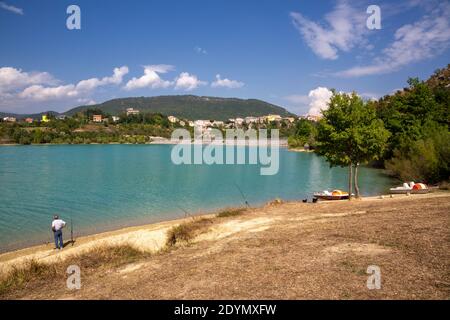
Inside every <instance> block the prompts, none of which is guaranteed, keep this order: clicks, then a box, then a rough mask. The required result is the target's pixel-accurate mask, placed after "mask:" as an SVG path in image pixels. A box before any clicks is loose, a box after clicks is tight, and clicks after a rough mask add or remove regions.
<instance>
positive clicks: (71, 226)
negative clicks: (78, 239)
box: [70, 216, 74, 247]
mask: <svg viewBox="0 0 450 320" xmlns="http://www.w3.org/2000/svg"><path fill="white" fill-rule="evenodd" d="M70 242H71V243H72V247H73V243H74V241H73V220H72V216H70Z"/></svg>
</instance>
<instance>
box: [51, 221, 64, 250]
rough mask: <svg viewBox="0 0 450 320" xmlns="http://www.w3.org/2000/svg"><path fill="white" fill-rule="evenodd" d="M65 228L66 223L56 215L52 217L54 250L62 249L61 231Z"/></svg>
mask: <svg viewBox="0 0 450 320" xmlns="http://www.w3.org/2000/svg"><path fill="white" fill-rule="evenodd" d="M65 226H66V223H65V222H64V221H63V220H62V219H60V218H59V216H58V215H54V216H53V221H52V231H53V235H54V237H55V249H59V250H62V248H64V242H63V236H62V229H63V228H64V227H65Z"/></svg>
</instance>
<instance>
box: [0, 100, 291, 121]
mask: <svg viewBox="0 0 450 320" xmlns="http://www.w3.org/2000/svg"><path fill="white" fill-rule="evenodd" d="M127 108H134V109H137V110H140V111H141V112H142V113H161V114H163V115H166V116H170V115H172V116H175V117H178V118H183V119H188V120H196V119H214V120H228V119H229V118H237V117H241V118H243V117H247V116H264V115H267V114H278V115H280V116H283V117H287V116H295V114H293V113H291V112H289V111H287V110H286V109H285V108H283V107H280V106H277V105H275V104H271V103H269V102H266V101H263V100H259V99H241V98H222V97H213V96H196V95H164V96H153V97H126V98H116V99H111V100H107V101H105V102H102V103H99V104H94V105H81V106H78V107H74V108H72V109H69V110H67V111H65V112H55V111H46V112H40V113H35V114H15V113H8V112H0V117H8V116H10V117H16V118H17V119H24V118H27V117H30V118H40V117H41V115H42V114H47V113H52V114H54V115H67V116H72V115H74V114H76V113H78V112H83V111H86V110H87V109H99V110H101V111H102V112H104V113H107V114H109V115H120V114H122V113H124V112H125V110H126V109H127Z"/></svg>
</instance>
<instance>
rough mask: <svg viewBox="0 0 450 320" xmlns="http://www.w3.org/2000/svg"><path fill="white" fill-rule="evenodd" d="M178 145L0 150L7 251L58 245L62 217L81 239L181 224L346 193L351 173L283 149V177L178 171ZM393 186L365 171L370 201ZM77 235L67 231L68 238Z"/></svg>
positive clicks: (2, 244)
mask: <svg viewBox="0 0 450 320" xmlns="http://www.w3.org/2000/svg"><path fill="white" fill-rule="evenodd" d="M172 147H173V146H172V145H46V146H7V147H0V251H6V250H11V249H16V248H20V247H23V246H27V245H30V244H40V243H44V242H48V241H53V239H52V233H51V230H50V223H51V220H52V216H53V215H54V214H59V215H60V216H61V217H62V219H64V220H65V221H66V222H70V221H71V220H72V221H73V225H74V232H75V234H76V235H85V234H90V233H96V232H101V231H106V230H112V229H115V228H119V227H124V226H132V225H139V224H144V223H151V222H156V221H161V220H169V219H174V218H180V217H183V216H184V215H185V213H184V210H185V211H188V212H189V213H191V214H196V213H201V212H207V211H212V210H215V209H219V208H222V207H227V206H241V205H243V202H244V200H243V196H242V195H241V192H240V190H239V189H241V190H242V193H243V194H244V195H245V197H246V199H247V201H248V202H249V203H250V205H251V206H257V205H261V204H263V203H265V202H267V201H269V200H271V199H274V198H277V197H279V198H282V199H286V200H300V199H304V198H306V197H307V196H309V197H311V195H312V192H314V191H320V190H324V189H329V188H341V189H346V186H347V169H346V168H333V169H331V170H330V168H329V166H328V164H327V162H326V161H325V160H324V159H323V158H321V157H319V156H317V155H315V154H313V153H297V152H290V151H288V150H287V149H281V150H280V165H279V172H278V173H277V174H276V175H273V176H262V175H260V166H259V165H249V164H247V165H206V164H202V165H175V164H173V163H172V162H171V149H172ZM391 184H392V181H391V180H390V179H389V178H388V177H387V176H385V175H383V174H382V173H381V171H380V170H376V169H372V168H361V170H360V187H361V192H362V194H363V195H375V194H379V193H382V192H386V191H387V188H388V186H390V185H391ZM69 230H70V229H67V230H66V234H65V238H66V239H67V238H68V235H69V233H68V232H67V231H69Z"/></svg>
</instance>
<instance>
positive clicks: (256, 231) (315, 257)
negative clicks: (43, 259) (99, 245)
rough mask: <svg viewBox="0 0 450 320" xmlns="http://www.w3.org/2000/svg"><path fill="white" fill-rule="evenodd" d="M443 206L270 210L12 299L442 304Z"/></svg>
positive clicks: (383, 203) (437, 202)
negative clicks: (376, 284) (77, 283)
mask: <svg viewBox="0 0 450 320" xmlns="http://www.w3.org/2000/svg"><path fill="white" fill-rule="evenodd" d="M449 200H450V194H449V193H436V194H432V195H426V196H419V195H416V196H411V197H406V196H402V197H396V198H394V199H382V200H381V199H380V200H378V199H369V200H363V201H353V202H351V203H349V202H347V201H345V202H326V203H318V204H304V203H285V204H281V205H274V206H267V207H264V208H259V209H254V210H252V211H251V212H249V213H245V214H244V215H243V216H238V217H229V218H224V219H216V220H215V222H214V223H213V224H212V225H211V227H210V228H209V230H208V232H206V233H203V234H201V235H200V236H198V237H197V238H196V239H194V241H193V242H192V243H191V244H190V245H189V246H184V247H180V248H176V249H174V250H171V251H169V252H161V253H158V254H155V255H153V256H152V257H151V258H148V259H144V260H141V261H138V262H135V263H132V264H128V265H125V266H120V267H117V268H112V269H108V270H102V271H99V272H98V273H91V274H89V275H85V276H83V274H82V288H81V290H78V291H68V290H67V289H66V287H65V280H66V279H61V283H60V285H58V286H54V287H51V288H49V287H45V286H44V287H43V288H42V289H37V290H34V291H33V292H25V293H24V292H23V291H22V292H21V293H20V294H18V295H17V296H15V297H13V298H44V299H53V298H62V299H311V298H312V299H319V298H325V299H419V298H424V299H449V298H450V238H449V237H450V233H449V230H450V223H449V222H450V201H449ZM163 227H164V228H167V225H164V226H163ZM158 230H159V231H158ZM158 230H157V233H158V232H159V236H160V238H161V235H160V233H161V230H162V229H158ZM134 231H139V229H137V230H134ZM153 231H155V230H153ZM122 237H123V234H122ZM103 239H105V238H103ZM17 258H18V257H15V259H17ZM369 265H376V266H378V267H380V270H381V281H382V283H381V289H380V290H368V289H367V286H366V281H367V278H368V274H366V270H367V267H368V266H369Z"/></svg>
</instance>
